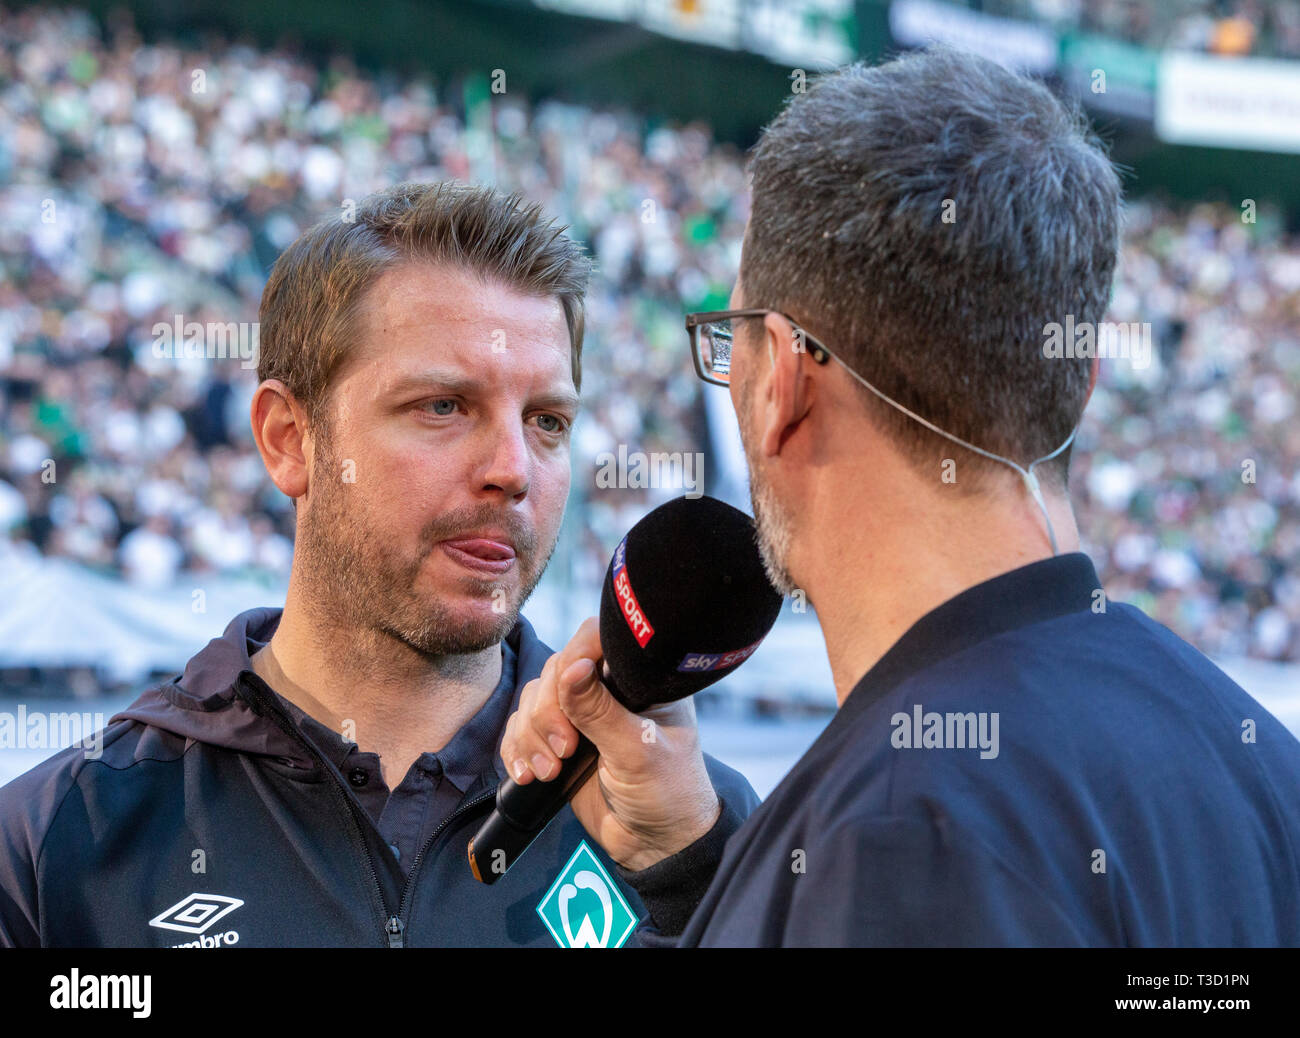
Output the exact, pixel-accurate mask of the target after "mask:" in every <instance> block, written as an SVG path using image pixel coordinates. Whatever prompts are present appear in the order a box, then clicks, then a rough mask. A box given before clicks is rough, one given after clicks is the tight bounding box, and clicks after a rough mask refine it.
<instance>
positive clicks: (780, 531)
mask: <svg viewBox="0 0 1300 1038" xmlns="http://www.w3.org/2000/svg"><path fill="white" fill-rule="evenodd" d="M750 403H751V401H750V392H749V389H748V387H747V386H742V387H741V391H740V411H739V413H738V415H737V418H738V420H739V423H740V440H741V443H742V445H743V447H744V452H745V465H746V467H747V468H748V469H749V500H750V505H751V507H752V508H753V511H754V529H755V531H756V533H757V540H758V551H759V554H760V555H761V556H762V558H763V569H764V570H766V571H767V579H768V580H769V581H770V582H771V584H772V586H773V587H774V588H776V589H777V590H778V591H780V592H781V594H783V595H789V594H791V593H793V592H794V591H796V590H797V589H798V586H797V585H796V584H795V582H794V578H793V577H792V576H790V571H789V570H788V569H786V566H785V560H786V559H787V558H789V557H790V548H791V545H792V544H793V543H794V534H793V532H792V530H791V529H790V517H789V515H788V514H787V513H786V512H785V510H784V509H782V507H781V504H780V502H779V501H777V499H776V495H775V494H774V493H773V492H772V487H771V485H770V484H769V483H768V482H767V480H766V479H765V478H764V477H763V476H762V475H761V471H760V469H759V467H758V466H757V465H755V463H754V458H755V456H756V453H757V444H755V443H754V441H753V438H752V437H751V435H750V427H749V413H750ZM751 447H752V449H751Z"/></svg>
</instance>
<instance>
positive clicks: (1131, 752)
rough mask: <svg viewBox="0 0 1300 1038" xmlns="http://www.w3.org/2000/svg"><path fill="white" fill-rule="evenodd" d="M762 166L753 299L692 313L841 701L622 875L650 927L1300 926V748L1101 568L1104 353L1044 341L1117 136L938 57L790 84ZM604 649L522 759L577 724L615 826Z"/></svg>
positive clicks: (510, 747) (626, 786)
mask: <svg viewBox="0 0 1300 1038" xmlns="http://www.w3.org/2000/svg"><path fill="white" fill-rule="evenodd" d="M752 175H753V199H752V207H751V215H750V220H749V224H748V226H747V228H746V233H745V240H744V249H743V255H742V261H741V270H740V277H739V280H738V283H737V285H736V287H735V289H734V291H733V294H732V299H731V306H732V309H730V310H727V311H721V312H712V313H703V314H693V315H690V316H689V317H688V318H687V320H686V324H687V328H688V331H689V333H690V337H691V346H692V354H693V356H694V360H695V366H696V370H697V373H698V374H699V375H700V377H701V378H703V379H704V380H705V381H706V382H709V383H712V384H714V385H719V386H726V387H727V388H728V390H729V392H730V394H731V400H732V403H733V405H734V407H735V409H736V415H737V418H738V420H739V424H740V431H741V437H742V441H743V444H744V448H745V452H746V456H747V463H748V466H749V474H750V484H751V493H752V497H753V504H754V514H755V519H756V522H757V527H758V533H759V541H760V547H761V549H762V553H763V557H764V560H765V562H766V565H767V568H768V572H769V575H770V576H771V578H772V581H773V583H774V584H776V585H777V586H778V587H779V588H780V589H781V590H783V591H785V592H791V591H793V590H795V589H796V588H798V589H800V590H802V591H803V592H804V593H805V595H806V596H807V599H808V600H809V601H811V602H812V603H813V604H814V605H815V606H816V609H817V616H818V619H819V621H820V623H821V626H822V631H823V634H824V636H825V640H826V648H827V654H828V656H829V659H830V666H831V671H832V674H833V677H834V683H835V692H836V698H837V700H838V703H839V710H838V712H837V713H836V715H835V717H834V718H833V719H832V721H831V722H830V724H829V725H828V727H827V728H826V730H825V731H824V732H823V733H822V735H821V736H820V737H819V738H818V739H817V741H816V742H815V743H814V744H813V746H812V747H811V748H810V749H809V750H808V752H807V753H806V754H805V755H804V757H803V758H802V759H801V760H800V761H799V762H798V763H796V764H795V766H794V768H793V769H792V770H791V772H790V773H789V774H788V775H787V776H786V778H785V779H784V780H783V781H782V783H781V784H780V785H779V786H778V787H777V788H776V790H774V791H773V793H772V794H771V795H770V796H769V797H768V799H767V800H766V801H765V802H764V803H763V804H762V805H761V806H760V807H759V808H758V809H757V810H756V811H755V812H754V813H753V814H752V815H751V816H750V817H749V819H748V820H746V821H745V822H744V824H743V825H741V824H740V821H739V819H736V818H728V817H726V816H725V813H724V817H722V818H720V819H719V820H718V822H717V823H716V824H715V826H714V828H713V829H712V830H710V831H709V832H708V833H706V834H704V835H703V836H702V837H701V838H700V839H698V840H697V841H695V842H694V843H692V844H691V845H689V846H687V847H685V848H684V849H683V850H681V851H679V852H678V853H676V854H674V855H668V856H664V857H662V858H660V859H659V860H656V861H654V862H653V864H651V865H649V866H648V867H646V868H643V869H641V870H639V871H637V872H633V873H625V878H627V879H628V881H629V883H630V884H631V885H632V886H633V887H635V888H636V889H637V890H638V892H639V893H640V894H641V896H642V899H643V901H644V903H645V904H646V906H647V908H648V910H649V912H650V914H651V917H652V919H653V921H654V923H655V927H656V929H657V936H656V935H655V934H651V933H646V932H643V936H642V940H643V942H644V943H669V944H672V943H676V944H680V945H683V946H708V945H1108V946H1115V945H1234V946H1235V945H1279V944H1285V945H1293V944H1298V943H1300V904H1298V902H1297V894H1296V891H1297V890H1300V853H1298V852H1300V803H1297V800H1296V798H1295V796H1294V791H1295V789H1296V788H1300V743H1297V741H1296V740H1295V738H1294V737H1293V736H1292V735H1291V734H1290V733H1288V732H1287V731H1286V730H1285V729H1284V728H1283V727H1282V725H1281V724H1280V723H1279V722H1278V721H1277V720H1276V719H1275V718H1273V717H1272V716H1271V715H1270V714H1268V712H1267V711H1265V710H1264V708H1263V707H1262V706H1260V704H1259V703H1257V702H1256V701H1255V700H1254V699H1252V698H1251V697H1250V696H1249V695H1247V694H1246V693H1245V692H1244V691H1243V690H1242V689H1240V688H1239V687H1238V686H1237V685H1235V684H1234V683H1233V682H1232V681H1230V680H1229V679H1228V678H1227V677H1226V676H1225V675H1224V674H1223V673H1222V672H1221V671H1219V670H1218V669H1217V668H1216V667H1215V666H1214V665H1213V664H1211V663H1210V662H1209V661H1208V660H1207V659H1206V658H1205V657H1204V656H1202V655H1200V654H1199V653H1198V652H1196V650H1195V649H1193V648H1192V647H1191V646H1189V645H1187V644H1186V643H1184V642H1182V641H1181V640H1179V639H1178V638H1177V637H1176V636H1174V635H1173V634H1172V633H1171V632H1170V631H1168V630H1167V629H1165V628H1164V627H1161V626H1160V625H1158V624H1156V623H1154V622H1152V621H1151V620H1149V619H1148V618H1147V617H1146V616H1144V615H1143V614H1142V613H1141V612H1139V611H1138V610H1137V609H1134V608H1132V607H1131V606H1128V605H1125V604H1122V603H1119V602H1113V601H1108V600H1107V597H1106V594H1105V590H1104V589H1103V588H1102V587H1101V586H1100V583H1099V580H1098V577H1097V573H1096V570H1095V568H1094V566H1093V563H1092V561H1091V560H1090V559H1089V558H1088V556H1087V555H1085V554H1083V553H1082V552H1081V551H1080V550H1079V535H1078V531H1077V529H1076V526H1075V520H1074V515H1073V512H1072V510H1071V506H1070V501H1069V496H1068V491H1067V483H1066V477H1067V468H1068V463H1069V451H1070V445H1071V443H1072V441H1073V439H1074V436H1075V432H1076V430H1077V428H1078V426H1079V422H1080V420H1081V417H1082V414H1083V410H1084V407H1085V405H1086V403H1087V401H1088V398H1089V396H1090V395H1091V392H1092V388H1093V386H1094V385H1095V384H1096V379H1097V374H1098V368H1097V363H1096V360H1095V359H1094V358H1093V357H1092V356H1091V354H1090V353H1089V352H1087V351H1084V352H1082V353H1081V354H1079V355H1076V354H1075V353H1074V352H1073V351H1071V352H1070V353H1068V354H1067V356H1059V355H1055V354H1053V353H1052V351H1050V350H1046V349H1045V348H1044V340H1045V335H1046V333H1047V331H1048V327H1049V326H1050V325H1052V324H1053V323H1060V322H1063V321H1064V320H1065V316H1066V315H1067V314H1069V315H1072V316H1073V319H1074V321H1075V326H1076V327H1081V326H1082V324H1083V323H1088V324H1089V325H1092V326H1095V324H1096V322H1099V321H1100V320H1101V319H1102V317H1103V314H1104V312H1105V309H1106V305H1107V302H1108V299H1109V294H1110V284H1111V278H1112V275H1113V272H1114V265H1115V256H1116V247H1117V239H1118V226H1119V204H1120V186H1119V182H1118V179H1117V177H1116V175H1115V173H1114V171H1113V169H1112V167H1111V165H1110V163H1109V161H1108V160H1107V158H1106V157H1105V155H1104V154H1103V152H1102V151H1101V150H1100V149H1099V147H1098V146H1097V144H1096V142H1095V141H1094V140H1093V139H1092V137H1091V136H1090V134H1088V132H1087V131H1086V129H1085V128H1084V127H1083V126H1082V124H1081V123H1080V122H1079V121H1077V120H1076V118H1075V117H1074V116H1072V115H1071V114H1070V113H1068V112H1067V111H1066V110H1065V109H1064V108H1063V107H1062V106H1061V105H1060V104H1059V103H1058V102H1057V101H1056V100H1055V99H1054V98H1053V97H1052V96H1051V94H1050V93H1049V92H1048V91H1047V90H1046V89H1045V88H1044V87H1042V86H1040V85H1038V84H1035V83H1033V82H1031V81H1029V80H1026V79H1022V78H1019V77H1017V76H1014V75H1012V74H1011V73H1008V72H1006V71H1004V70H1002V69H1000V68H998V67H997V66H994V65H992V64H990V63H988V62H985V61H983V60H981V59H977V58H974V57H969V56H964V55H960V54H955V53H952V52H946V51H930V52H926V53H923V54H918V55H913V56H909V57H905V58H903V59H901V60H898V61H894V62H891V63H889V64H886V65H882V66H879V67H877V68H866V67H863V66H854V67H851V68H848V69H845V70H842V71H840V72H838V73H836V74H834V75H830V76H827V77H825V78H823V79H822V80H820V81H819V82H818V83H817V84H816V85H815V86H814V87H813V88H812V89H811V90H810V91H809V92H808V93H806V94H803V95H798V96H796V97H794V98H793V99H792V100H791V102H790V103H789V105H788V107H787V108H786V110H785V111H784V112H783V113H782V114H781V116H780V117H779V118H778V119H777V120H776V121H775V122H774V123H773V124H772V125H771V126H770V127H768V128H767V129H766V130H765V132H764V134H763V137H762V139H761V141H760V143H759V145H758V147H757V149H756V152H755V155H754V157H753V162H752ZM597 656H599V643H598V640H597V639H596V636H595V632H594V628H593V627H592V626H591V625H590V624H589V625H588V626H586V627H584V628H583V629H582V630H581V631H579V633H578V635H577V636H576V637H575V638H574V640H573V641H572V642H571V643H570V645H569V646H568V647H566V649H565V651H564V653H562V654H561V663H560V666H557V667H556V669H555V671H554V672H553V674H552V675H550V676H549V679H548V677H547V676H544V677H543V680H542V681H541V682H540V683H539V686H538V687H537V688H536V690H535V691H534V693H533V694H532V695H528V696H525V697H524V700H523V701H521V710H520V712H519V713H518V714H517V715H516V716H515V717H514V718H513V719H512V721H511V723H510V726H509V729H508V733H507V738H506V740H505V741H504V742H503V745H502V752H503V755H504V756H505V759H507V760H514V759H526V758H528V757H529V756H530V755H531V754H532V753H534V752H536V751H537V749H538V747H539V746H544V737H545V735H546V734H551V735H557V736H559V737H560V738H561V739H563V740H565V741H566V742H567V744H568V745H570V746H571V745H573V744H574V743H575V742H576V734H575V726H576V728H577V729H580V730H581V731H582V732H583V733H585V734H586V735H587V736H588V737H589V738H590V739H591V740H592V741H593V742H594V743H595V744H596V746H597V747H598V748H599V750H600V753H601V757H602V762H603V763H602V771H603V775H604V777H603V781H604V782H605V784H606V785H607V786H608V787H609V788H611V789H614V790H616V791H617V797H605V798H603V799H602V798H592V799H591V800H588V801H587V802H584V803H582V804H579V802H578V801H576V800H575V802H574V807H575V811H576V813H577V814H578V817H579V820H580V821H582V822H583V824H584V825H585V826H586V828H587V830H588V831H589V832H591V833H592V834H593V835H594V836H595V837H596V838H597V839H598V840H599V839H600V838H601V835H600V834H601V833H602V832H619V833H621V832H623V831H624V830H623V827H622V826H621V825H620V823H621V822H622V820H623V819H635V818H636V816H637V812H638V810H640V806H639V805H640V804H641V803H642V802H643V801H644V803H646V804H649V805H658V804H659V803H660V801H659V800H658V799H657V793H656V791H655V790H653V789H651V788H650V786H651V783H650V782H648V781H640V780H639V779H638V775H640V774H642V773H643V772H644V770H645V769H646V762H647V760H649V759H650V757H651V755H652V754H653V753H654V752H655V751H654V747H653V746H646V745H638V744H637V742H636V740H635V738H633V737H631V736H630V735H629V734H628V733H629V732H634V731H635V729H634V728H633V726H631V725H629V724H628V723H627V720H628V719H627V716H626V713H625V711H623V710H622V708H621V707H620V706H619V705H618V704H617V703H616V702H615V701H614V700H613V699H612V698H611V697H609V696H608V694H607V693H606V692H605V690H604V689H603V687H602V686H600V685H599V683H598V682H595V681H594V680H593V678H592V664H591V663H589V662H588V660H587V658H588V657H597ZM551 770H552V768H551V766H550V764H549V762H548V765H547V772H548V774H549V773H550V771H551ZM537 777H538V778H541V777H542V776H540V775H539V776H537ZM524 780H525V781H529V780H531V777H529V776H525V779H524ZM588 791H589V790H584V793H586V792H588ZM645 860H647V859H645V858H643V859H642V861H643V862H644V861H645Z"/></svg>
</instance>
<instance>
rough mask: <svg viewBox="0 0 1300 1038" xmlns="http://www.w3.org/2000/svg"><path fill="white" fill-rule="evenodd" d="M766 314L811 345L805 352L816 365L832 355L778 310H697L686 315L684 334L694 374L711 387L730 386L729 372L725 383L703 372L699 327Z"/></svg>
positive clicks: (796, 323)
mask: <svg viewBox="0 0 1300 1038" xmlns="http://www.w3.org/2000/svg"><path fill="white" fill-rule="evenodd" d="M768 314H779V315H780V316H781V317H784V318H785V319H786V320H787V321H789V322H790V325H791V327H793V328H794V330H795V333H796V334H797V335H798V336H800V337H802V340H803V341H804V342H805V343H808V344H811V347H812V348H811V349H809V350H806V351H805V352H807V353H808V355H809V356H810V357H812V359H813V360H814V361H815V362H816V363H818V364H825V363H826V362H827V361H828V360H830V359H831V357H832V356H834V354H832V353H831V351H830V349H829V348H828V347H827V346H826V344H825V343H824V342H822V341H821V340H820V339H817V338H816V337H814V336H813V335H812V334H811V333H810V332H809V331H808V330H807V329H806V328H804V327H802V326H801V325H800V324H799V322H798V321H796V320H795V319H794V318H793V317H791V316H790V315H789V314H784V313H781V311H780V310H764V309H756V308H753V307H749V308H745V309H742V310H699V311H696V312H695V313H692V314H687V315H686V334H687V336H688V337H689V338H690V341H691V360H693V361H694V362H695V374H697V375H699V377H700V379H701V380H702V381H704V382H706V383H708V384H709V385H711V386H726V385H730V384H731V378H730V372H728V378H727V381H726V382H722V381H720V380H719V379H718V378H717V377H716V376H711V375H710V374H709V373H708V372H706V371H705V370H704V358H703V357H701V356H700V332H699V328H700V326H701V325H705V324H713V323H715V322H717V321H724V320H725V321H731V320H734V319H735V318H737V317H766V316H767V315H768Z"/></svg>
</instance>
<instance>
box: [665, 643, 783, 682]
mask: <svg viewBox="0 0 1300 1038" xmlns="http://www.w3.org/2000/svg"><path fill="white" fill-rule="evenodd" d="M762 644H763V639H762V638H760V639H758V641H756V642H755V643H754V644H753V645H746V646H745V647H744V648H743V649H736V650H734V651H732V652H688V653H687V654H686V655H685V656H683V657H682V662H681V663H679V664H677V669H678V670H679V671H682V672H683V673H696V674H698V673H701V672H703V671H710V670H723V669H725V668H727V667H734V666H735V665H736V664H738V663H743V662H744V661H745V660H747V659H749V657H750V656H752V655H753V654H754V650H755V649H757V648H758V647H759V646H760V645H762Z"/></svg>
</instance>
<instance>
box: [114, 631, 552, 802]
mask: <svg viewBox="0 0 1300 1038" xmlns="http://www.w3.org/2000/svg"><path fill="white" fill-rule="evenodd" d="M282 612H283V610H282V609H279V608H259V609H250V610H248V611H246V612H243V613H240V614H239V615H238V616H236V617H235V618H234V619H233V620H231V621H230V623H229V624H228V625H227V626H226V629H225V631H224V632H223V633H222V635H221V636H220V637H219V638H213V639H212V640H211V641H210V642H208V644H207V645H206V646H205V647H204V648H203V649H201V650H200V651H199V652H198V653H196V654H195V655H194V656H193V657H192V658H191V659H190V660H189V662H188V663H186V665H185V670H184V672H183V673H182V674H181V675H180V676H179V677H177V678H175V679H173V680H172V681H170V682H167V683H165V684H163V685H160V686H158V687H156V688H153V689H150V690H149V691H147V692H145V693H144V694H143V695H142V696H140V697H139V698H138V699H137V700H136V701H135V702H134V703H132V704H131V705H130V706H128V707H127V708H126V709H125V710H122V711H121V712H119V713H117V714H114V715H113V717H112V718H111V720H112V721H115V720H118V719H119V718H126V719H130V720H135V721H141V722H143V723H145V724H148V725H152V726H153V727H156V728H161V729H164V730H166V731H170V732H174V733H175V734H177V735H181V736H183V737H185V738H187V739H191V740H193V741H195V742H201V743H207V744H209V745H214V746H221V747H223V748H226V749H230V750H235V751H238V752H241V753H252V754H259V755H263V756H270V757H275V758H279V759H282V760H287V761H290V762H292V763H294V764H297V765H299V766H307V767H309V766H311V765H312V764H314V760H313V759H312V757H311V756H310V755H309V754H308V753H307V751H306V750H305V749H304V748H303V747H302V746H301V745H300V744H299V743H298V742H297V740H295V739H294V738H292V737H291V736H290V735H288V734H287V733H286V732H284V731H282V730H281V729H280V728H279V726H278V725H276V724H275V723H274V722H272V721H271V720H270V719H268V718H265V717H262V716H260V715H258V714H257V713H256V712H255V711H254V710H253V709H252V708H251V707H250V706H249V705H248V703H247V702H245V700H244V699H243V698H241V697H240V696H239V695H237V694H236V686H237V684H238V681H239V678H240V675H241V674H245V673H247V674H248V675H250V676H253V677H255V676H256V675H255V674H254V672H253V669H252V662H251V659H250V656H251V653H250V652H249V648H250V643H252V647H253V651H254V652H255V651H257V648H259V647H260V646H261V645H263V644H265V643H266V642H268V641H269V640H270V638H271V635H272V634H273V633H274V632H275V628H276V627H277V626H278V625H279V622H280V616H281V614H282ZM505 640H506V642H507V643H508V644H509V645H510V648H511V649H513V650H514V655H515V667H514V688H513V689H512V690H511V693H510V709H509V710H506V711H504V714H503V715H501V724H500V731H498V732H497V733H496V738H495V740H494V750H493V759H492V769H491V771H490V772H484V773H483V776H480V777H493V779H494V780H500V779H502V778H505V775H506V772H505V767H504V765H503V764H502V763H501V759H500V757H501V740H502V739H503V738H504V736H505V720H506V719H507V718H509V716H510V714H511V713H513V712H514V711H515V710H516V709H518V706H519V696H520V694H521V692H522V691H523V687H524V685H526V684H527V683H528V682H529V681H531V680H532V679H533V678H535V677H537V676H538V675H540V674H541V672H542V666H543V664H545V662H546V660H547V659H548V658H549V657H550V655H551V650H550V648H549V647H548V646H546V645H545V644H544V643H543V642H542V641H541V640H540V639H539V638H538V637H537V634H536V632H535V631H534V630H533V627H532V624H530V623H529V622H528V621H527V620H526V619H524V617H523V616H520V617H519V620H518V622H517V623H516V624H515V626H514V627H513V628H512V629H511V631H510V633H509V634H507V635H506V639H505ZM471 723H472V722H471ZM454 778H458V779H459V781H458V782H457V786H458V787H459V788H464V787H463V786H462V785H461V783H462V782H463V783H466V784H467V785H472V784H473V783H472V782H471V781H470V780H471V776H470V775H469V774H468V773H464V772H458V774H457V775H456V776H454Z"/></svg>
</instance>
